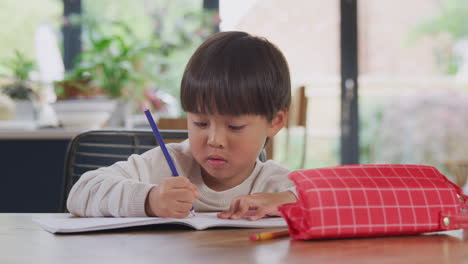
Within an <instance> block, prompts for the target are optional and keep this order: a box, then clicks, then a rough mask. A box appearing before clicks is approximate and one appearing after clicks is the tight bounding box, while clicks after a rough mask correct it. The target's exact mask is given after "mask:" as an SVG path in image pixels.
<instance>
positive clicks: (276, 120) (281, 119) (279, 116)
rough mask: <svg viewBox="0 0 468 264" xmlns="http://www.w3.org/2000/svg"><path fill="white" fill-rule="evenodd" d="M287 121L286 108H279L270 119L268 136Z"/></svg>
mask: <svg viewBox="0 0 468 264" xmlns="http://www.w3.org/2000/svg"><path fill="white" fill-rule="evenodd" d="M287 121H288V110H286V109H285V110H280V111H278V113H276V115H275V117H273V120H271V123H270V128H269V129H268V137H273V136H274V135H276V134H277V133H278V132H279V131H280V130H281V128H283V127H284V126H285V125H286V122H287Z"/></svg>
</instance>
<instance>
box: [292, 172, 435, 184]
mask: <svg viewBox="0 0 468 264" xmlns="http://www.w3.org/2000/svg"><path fill="white" fill-rule="evenodd" d="M317 171H320V170H317ZM375 176H378V175H372V176H371V177H375ZM326 177H327V179H330V180H334V179H343V178H345V179H349V178H351V177H349V176H345V177H343V176H337V177H333V176H326ZM352 178H353V179H368V176H366V177H352ZM377 178H379V179H380V178H386V179H427V180H440V179H438V178H435V179H431V178H428V177H424V176H419V177H400V176H381V177H377ZM440 181H442V180H440ZM299 182H304V181H299Z"/></svg>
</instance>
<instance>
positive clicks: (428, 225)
mask: <svg viewBox="0 0 468 264" xmlns="http://www.w3.org/2000/svg"><path fill="white" fill-rule="evenodd" d="M369 226H371V225H369V224H368V225H362V224H359V225H327V226H316V227H311V228H309V230H308V231H313V230H317V229H336V228H342V229H343V228H358V229H359V230H362V229H365V228H369ZM372 226H373V227H374V228H381V227H385V226H388V227H399V226H401V227H413V228H414V231H415V232H419V231H418V230H417V229H418V228H419V229H423V228H428V229H432V228H437V227H439V223H417V224H401V223H400V224H372ZM400 232H402V229H400ZM353 233H354V234H356V232H353ZM382 233H383V232H382ZM322 234H323V233H322ZM361 234H362V233H361Z"/></svg>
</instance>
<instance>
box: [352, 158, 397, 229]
mask: <svg viewBox="0 0 468 264" xmlns="http://www.w3.org/2000/svg"><path fill="white" fill-rule="evenodd" d="M360 169H361V171H362V172H364V174H366V176H367V178H369V179H370V180H371V181H372V182H373V183H374V185H375V186H378V184H377V183H376V182H375V181H374V179H373V177H371V176H369V174H368V173H367V171H366V170H365V169H364V168H362V167H360ZM349 172H350V173H351V171H349ZM361 186H362V184H361ZM390 186H392V185H390ZM364 193H367V192H364ZM378 193H379V197H380V204H381V205H383V204H384V199H383V197H382V190H381V189H379V190H378ZM366 204H369V203H368V202H367V196H366ZM369 209H370V208H369ZM369 211H370V210H369ZM382 212H383V217H384V225H385V227H384V232H387V212H386V211H385V210H384V209H383V208H382ZM369 223H370V224H372V221H369ZM369 233H371V232H369Z"/></svg>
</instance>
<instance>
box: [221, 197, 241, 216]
mask: <svg viewBox="0 0 468 264" xmlns="http://www.w3.org/2000/svg"><path fill="white" fill-rule="evenodd" d="M238 204H239V199H237V198H236V199H234V200H233V201H232V203H231V206H230V207H229V209H228V210H227V211H224V212H221V213H219V214H218V217H219V218H224V219H228V218H231V215H232V214H233V213H234V212H236V211H237V207H238Z"/></svg>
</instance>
